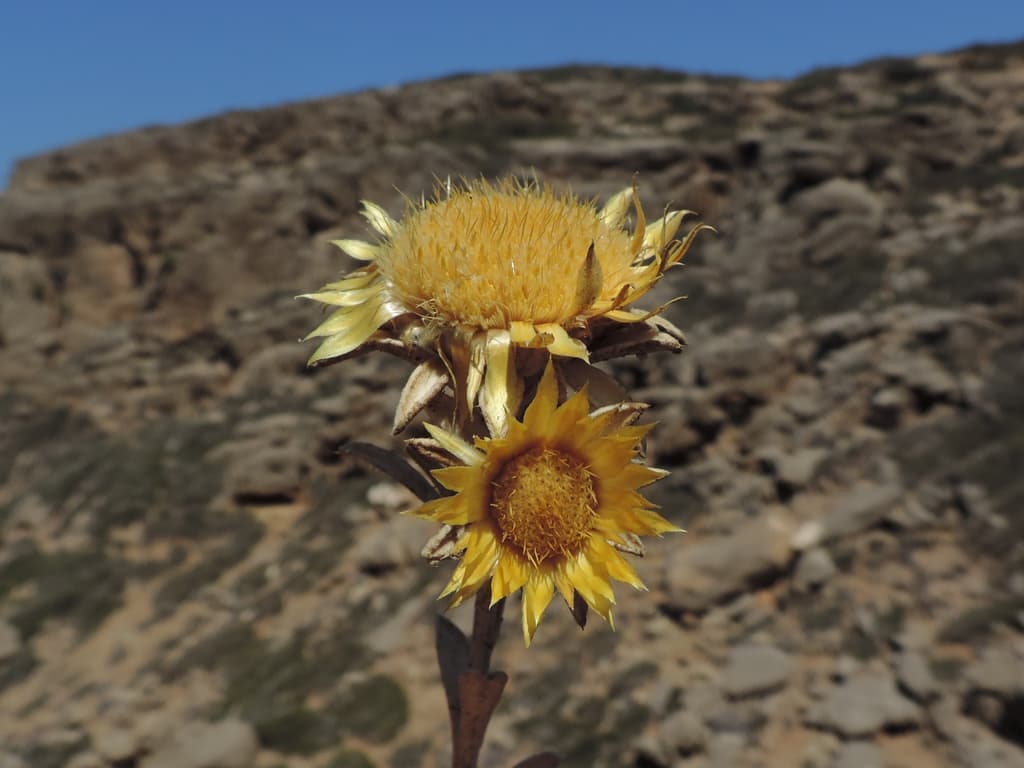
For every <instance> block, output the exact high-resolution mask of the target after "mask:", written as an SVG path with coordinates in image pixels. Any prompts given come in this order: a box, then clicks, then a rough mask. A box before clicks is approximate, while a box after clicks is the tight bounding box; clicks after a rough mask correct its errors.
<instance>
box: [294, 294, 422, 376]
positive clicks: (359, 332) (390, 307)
mask: <svg viewBox="0 0 1024 768" xmlns="http://www.w3.org/2000/svg"><path fill="white" fill-rule="evenodd" d="M345 309H347V308H345ZM342 311H343V310H338V312H342ZM350 314H352V315H353V317H352V318H351V321H350V322H349V323H347V324H345V325H342V324H341V323H340V322H339V325H342V327H343V330H340V331H339V332H338V333H336V334H335V335H333V336H330V337H329V338H328V339H327V341H325V342H324V343H323V344H321V345H320V346H319V347H317V349H316V351H315V352H314V353H313V354H312V355H311V356H310V358H309V360H308V361H307V364H308V365H313V364H314V363H317V362H319V361H321V360H327V359H329V358H332V357H341V356H342V355H347V354H348V353H349V352H351V351H352V350H354V349H356V348H357V347H358V346H359V345H360V344H362V343H363V342H364V341H366V340H367V339H368V338H370V335H371V334H372V333H373V332H374V331H376V330H377V329H378V328H380V327H381V326H382V325H384V323H386V322H387V321H388V320H391V319H392V318H394V317H397V316H398V315H400V314H402V310H400V309H399V308H397V307H396V306H395V305H394V304H393V303H391V302H384V301H382V302H381V303H380V304H378V305H376V306H374V305H373V304H366V305H364V306H363V307H360V308H353V311H352V312H351V313H350ZM328 322H330V320H328ZM324 325H326V323H325V324H324ZM323 327H324V326H323V325H321V326H320V328H318V329H316V330H315V331H313V333H311V334H310V335H309V336H307V337H306V338H314V337H316V336H322V335H324V334H323V332H322V330H323Z"/></svg>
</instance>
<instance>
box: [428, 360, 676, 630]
mask: <svg viewBox="0 0 1024 768" xmlns="http://www.w3.org/2000/svg"><path fill="white" fill-rule="evenodd" d="M615 413H616V412H615V411H605V412H598V413H595V414H591V413H590V412H589V406H588V402H587V394H586V391H580V392H577V393H576V394H575V395H574V396H573V397H571V398H569V399H568V400H567V401H566V402H565V403H563V404H562V405H558V384H557V381H556V376H555V372H554V367H553V366H552V365H551V364H550V363H549V365H548V366H547V368H546V370H545V372H544V375H543V377H542V378H541V381H540V384H539V386H538V389H537V394H536V396H535V397H534V399H533V401H532V402H531V403H530V405H529V407H528V408H527V409H526V413H525V416H524V418H523V421H521V422H520V421H519V420H517V419H515V418H512V419H510V420H509V422H508V432H507V434H506V435H505V436H504V437H500V438H476V440H475V444H474V445H470V444H469V443H468V442H466V441H465V440H463V439H462V438H460V437H459V436H457V435H454V434H452V433H450V432H447V431H445V430H443V429H439V428H437V427H434V426H432V425H428V429H429V431H430V433H431V435H432V436H433V437H434V439H435V440H437V441H438V443H440V445H441V446H442V447H443V448H444V449H445V450H447V451H448V452H449V453H451V454H452V455H453V456H454V457H456V458H457V459H458V460H459V461H461V462H462V464H461V465H459V466H453V467H447V468H444V469H438V470H435V471H434V473H433V474H434V476H435V477H436V478H437V480H438V481H439V482H440V483H441V484H442V485H443V486H444V487H446V488H448V489H449V490H451V491H453V492H454V495H452V496H445V497H443V498H440V499H435V500H433V501H429V502H427V503H425V504H423V505H422V506H421V507H419V508H418V509H416V510H414V511H413V513H412V514H415V515H418V516H420V517H425V518H428V519H430V520H434V521H436V522H438V523H443V524H447V525H453V526H462V534H461V537H460V539H459V541H458V543H457V544H456V547H455V549H456V551H458V552H461V553H462V559H461V560H460V561H459V564H458V565H457V566H456V568H455V572H454V574H453V575H452V578H451V581H450V582H449V583H448V586H447V587H446V588H445V590H444V592H443V593H442V597H444V596H446V595H452V596H453V603H454V604H458V603H460V602H461V601H462V600H464V599H465V598H466V597H468V596H470V595H472V594H473V593H475V592H476V591H477V590H478V589H480V588H481V587H482V586H483V585H484V584H486V583H487V581H488V580H490V581H491V601H492V605H493V604H494V603H496V602H497V601H499V600H501V599H503V598H505V597H508V596H509V595H511V594H513V593H515V592H517V591H518V590H520V589H522V591H523V618H522V620H523V637H524V639H525V640H526V644H527V645H529V644H530V641H531V640H532V639H533V635H534V632H536V630H537V626H538V624H539V623H540V619H541V616H542V615H543V613H544V611H545V610H546V608H547V606H548V604H549V603H550V602H551V599H552V597H553V596H554V593H555V591H556V590H557V591H558V592H559V593H560V594H561V595H562V597H563V598H564V599H565V601H566V602H567V603H568V604H569V605H570V606H572V605H573V600H574V593H577V594H579V595H580V597H582V598H583V599H584V600H585V601H586V603H587V604H588V605H589V606H590V607H591V608H592V609H593V610H594V611H596V612H597V613H598V614H600V615H601V616H602V617H603V618H604V619H605V620H606V621H608V622H609V623H611V621H612V613H611V609H612V605H613V604H614V603H615V597H614V594H613V591H612V581H613V580H615V581H621V582H624V583H626V584H629V585H631V586H633V587H635V588H638V589H642V588H643V584H642V582H641V581H640V578H639V577H638V576H637V574H636V572H635V571H634V570H633V568H632V567H631V566H630V565H629V563H627V562H626V560H625V559H624V558H623V557H622V555H621V554H620V553H619V551H617V549H616V547H617V546H624V545H625V546H628V542H627V537H629V536H637V535H652V534H653V535H661V534H663V533H668V532H673V531H679V530H680V529H679V528H677V527H676V526H674V525H672V524H671V523H669V522H668V521H667V520H665V519H664V518H663V517H662V516H661V515H659V514H658V513H657V512H655V511H654V509H655V505H654V504H652V503H651V502H649V501H648V500H647V499H645V498H644V497H643V496H642V495H641V494H640V493H639V492H638V489H639V488H641V487H643V486H645V485H648V484H650V483H652V482H654V481H655V480H658V479H659V478H661V477H664V476H665V474H666V473H665V472H664V471H663V470H659V469H654V468H651V467H647V466H644V465H643V464H640V463H637V462H636V461H635V460H634V459H635V458H636V454H637V446H638V443H639V441H640V439H641V438H642V437H643V436H644V434H646V432H647V431H648V429H649V428H650V427H649V425H648V426H624V425H622V424H620V423H618V422H617V420H616V416H615Z"/></svg>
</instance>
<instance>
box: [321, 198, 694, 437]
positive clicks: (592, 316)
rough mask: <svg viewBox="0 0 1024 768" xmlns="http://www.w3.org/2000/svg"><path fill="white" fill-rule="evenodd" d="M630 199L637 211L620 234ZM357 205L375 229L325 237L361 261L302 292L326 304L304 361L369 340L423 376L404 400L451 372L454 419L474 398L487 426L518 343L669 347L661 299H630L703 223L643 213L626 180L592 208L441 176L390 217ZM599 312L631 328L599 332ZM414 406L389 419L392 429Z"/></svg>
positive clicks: (431, 389) (604, 319)
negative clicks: (651, 306)
mask: <svg viewBox="0 0 1024 768" xmlns="http://www.w3.org/2000/svg"><path fill="white" fill-rule="evenodd" d="M631 204H632V205H633V207H634V208H635V212H636V222H635V226H634V227H633V230H632V232H629V231H627V230H626V229H625V228H624V222H625V219H626V216H627V213H628V211H629V208H630V205H631ZM363 208H364V210H363V214H364V216H366V218H367V220H368V221H369V222H370V225H371V226H372V227H373V228H374V229H375V230H377V232H378V233H380V235H381V236H382V239H381V241H380V242H378V243H377V244H371V243H366V242H362V241H359V240H337V241H335V244H336V245H338V246H339V247H340V248H341V249H342V250H344V251H345V252H346V253H348V254H349V255H350V256H352V257H354V258H356V259H359V260H362V261H365V262H367V264H366V266H364V267H362V268H361V269H358V270H356V271H355V272H353V273H351V274H350V275H348V276H347V277H345V278H344V279H342V280H340V281H339V282H336V283H331V284H329V285H326V286H324V287H323V288H322V289H320V291H318V292H316V293H312V294H305V296H306V297H307V298H311V299H315V300H317V301H320V302H323V303H324V304H327V305H331V306H335V307H337V309H336V310H335V311H334V312H333V313H332V314H331V315H330V316H329V317H328V318H327V319H326V320H325V321H324V322H323V323H322V324H321V325H320V326H319V327H317V328H316V329H315V330H314V331H313V332H312V333H310V334H309V336H308V337H307V338H322V339H323V342H322V343H321V344H320V346H319V347H318V348H317V349H316V351H315V352H314V353H313V355H312V357H311V358H310V360H309V362H310V364H314V363H320V362H322V361H327V360H332V359H337V358H341V357H344V356H347V355H350V354H352V353H354V352H357V351H360V350H361V349H364V348H369V347H371V346H376V347H377V348H383V349H386V350H388V351H391V352H394V353H396V354H400V355H403V356H406V357H408V358H410V359H414V360H415V361H416V362H418V363H420V364H421V365H422V366H423V368H424V374H425V375H424V376H420V377H419V379H418V381H419V384H418V386H419V387H420V390H421V391H420V392H419V393H418V395H417V396H415V397H409V398H404V400H406V401H408V402H409V403H412V404H419V403H421V402H424V403H425V401H426V400H428V399H429V396H433V395H436V394H439V393H440V391H441V389H442V388H443V385H444V384H445V383H450V384H451V385H452V388H453V390H454V393H455V398H456V412H457V413H458V414H459V420H460V421H462V422H465V420H466V419H467V418H468V417H469V415H470V414H471V412H472V409H473V407H474V405H475V404H476V403H477V400H478V396H479V403H480V406H481V409H482V411H483V415H484V417H485V419H486V420H487V424H488V427H489V428H490V430H491V432H492V433H493V434H501V433H502V432H503V431H504V429H505V426H506V422H507V419H508V417H509V415H511V414H514V413H515V412H516V410H517V407H518V403H519V400H520V397H521V391H522V382H521V381H519V375H520V374H519V373H518V372H517V366H516V365H515V359H514V358H515V354H516V350H517V349H537V348H542V349H546V350H547V351H548V352H550V354H551V355H553V356H556V357H558V358H562V359H572V358H578V359H580V360H582V361H584V362H590V361H591V355H592V354H594V353H597V356H598V357H600V358H607V357H610V356H618V355H621V354H630V353H632V352H637V351H650V349H651V345H652V344H654V345H655V347H656V346H658V345H659V344H661V345H663V346H667V347H669V348H674V349H676V350H678V349H679V348H681V344H682V335H681V334H680V333H679V332H678V330H676V329H674V327H672V326H671V325H670V324H668V323H667V322H665V321H660V322H658V323H654V322H652V318H654V317H655V316H656V315H657V314H658V313H659V312H660V311H661V310H662V309H663V307H659V308H657V309H655V310H653V311H650V312H641V311H636V310H632V309H630V305H631V304H632V303H633V302H635V301H636V300H637V299H639V298H640V297H641V296H643V295H644V294H645V293H646V292H647V291H648V290H649V289H650V288H651V287H652V286H653V285H654V284H655V283H656V282H657V281H658V279H659V278H660V277H661V276H662V274H664V272H665V270H666V269H668V268H669V267H671V266H672V265H674V264H677V263H678V262H679V261H680V260H681V259H682V257H683V256H684V254H685V253H686V251H687V249H688V248H689V246H690V244H691V243H692V242H693V239H694V238H695V237H696V235H697V233H699V232H700V231H701V230H702V229H707V228H709V227H706V226H704V225H698V226H696V227H694V228H692V229H691V230H690V232H689V233H688V234H687V235H686V237H684V238H683V239H682V240H678V239H676V238H675V236H676V233H677V232H678V230H679V226H680V223H681V222H682V220H683V218H684V217H685V216H687V215H688V214H689V213H690V212H689V211H670V212H668V213H667V214H666V215H665V216H664V217H663V218H661V219H659V220H658V221H656V222H654V223H652V224H646V220H645V217H644V213H643V209H642V208H641V207H640V203H639V199H638V198H637V196H636V194H635V188H628V189H625V190H623V191H622V192H620V193H619V194H617V195H615V196H614V197H612V199H611V200H610V201H609V202H608V203H607V204H606V205H605V206H604V207H603V208H601V209H600V210H598V209H597V208H596V207H595V206H594V205H593V204H591V203H589V202H583V201H581V200H579V199H578V198H576V197H574V196H572V195H571V194H557V193H555V192H553V191H552V190H551V189H550V188H548V187H546V186H541V185H539V184H536V183H523V182H519V181H515V180H511V179H506V180H504V181H501V182H499V183H497V184H490V183H488V182H486V181H477V182H471V183H466V184H464V185H462V186H453V185H452V184H450V183H448V184H446V185H444V187H443V188H442V189H441V190H439V192H438V194H437V195H436V196H435V198H434V199H432V200H430V201H429V202H428V201H423V202H422V203H421V204H419V205H410V207H409V210H408V211H407V212H406V215H405V216H404V217H403V218H402V220H401V221H395V220H394V219H392V218H391V217H390V216H389V215H388V214H387V213H386V212H385V211H384V210H383V209H382V208H380V207H379V206H377V205H375V204H373V203H369V202H364V203H363ZM602 324H604V325H603V326H602ZM609 324H610V325H613V326H621V325H629V326H635V327H636V328H637V331H636V332H629V333H626V334H619V335H616V334H614V333H611V334H609V333H608V332H607V331H608V327H607V326H608V325H609ZM602 339H603V340H604V342H606V343H605V344H604V346H605V347H606V348H607V349H605V350H602V343H603V342H602ZM673 345H674V346H673ZM612 348H614V350H615V351H614V354H603V355H602V354H601V352H602V351H607V350H611V349H612ZM426 374H429V375H426ZM420 407H422V406H420ZM406 415H408V414H406ZM412 415H415V414H411V415H408V418H405V417H404V416H400V417H398V418H396V430H397V429H400V428H401V427H402V426H404V423H407V421H408V419H409V418H411V417H412Z"/></svg>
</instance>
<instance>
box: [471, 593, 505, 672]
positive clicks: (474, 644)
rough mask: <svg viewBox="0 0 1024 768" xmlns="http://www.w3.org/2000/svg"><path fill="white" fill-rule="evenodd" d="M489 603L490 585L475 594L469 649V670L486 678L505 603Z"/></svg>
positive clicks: (501, 601)
mask: <svg viewBox="0 0 1024 768" xmlns="http://www.w3.org/2000/svg"><path fill="white" fill-rule="evenodd" d="M490 603H491V583H490V582H487V584H486V585H485V586H483V587H481V588H480V589H479V590H478V591H477V593H476V603H475V604H474V606H473V636H472V638H471V639H470V647H469V668H470V669H472V670H475V671H477V672H479V673H480V674H482V675H484V676H486V675H487V674H488V673H489V672H490V669H491V654H492V653H493V652H494V646H495V645H497V643H498V635H499V634H501V621H502V618H503V615H504V613H505V601H504V600H499V601H498V602H497V603H495V604H494V605H493V606H492V605H491V604H490Z"/></svg>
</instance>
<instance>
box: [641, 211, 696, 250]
mask: <svg viewBox="0 0 1024 768" xmlns="http://www.w3.org/2000/svg"><path fill="white" fill-rule="evenodd" d="M692 215H693V211H670V212H669V213H667V214H666V215H665V216H662V217H661V218H660V219H658V220H657V221H652V222H651V223H650V224H648V225H647V231H646V232H644V248H653V249H654V250H655V251H660V250H661V249H662V248H664V247H665V244H666V243H668V242H669V241H670V240H671V239H672V238H673V237H675V235H676V232H678V231H679V225H680V224H681V223H682V222H683V219H684V218H686V217H687V216H692Z"/></svg>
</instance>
